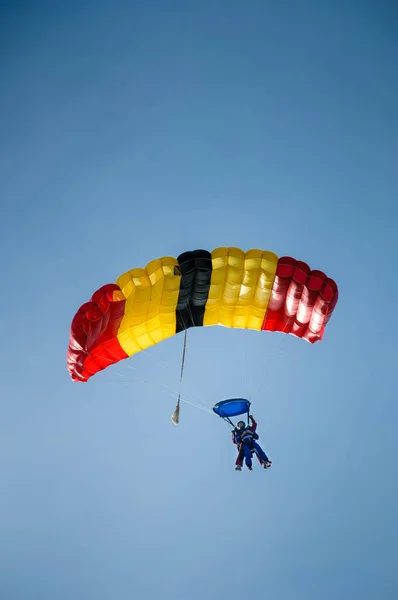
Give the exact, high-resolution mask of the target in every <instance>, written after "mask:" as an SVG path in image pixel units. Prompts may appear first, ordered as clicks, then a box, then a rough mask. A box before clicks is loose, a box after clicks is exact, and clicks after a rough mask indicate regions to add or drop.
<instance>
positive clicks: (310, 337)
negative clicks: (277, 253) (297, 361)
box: [262, 256, 338, 344]
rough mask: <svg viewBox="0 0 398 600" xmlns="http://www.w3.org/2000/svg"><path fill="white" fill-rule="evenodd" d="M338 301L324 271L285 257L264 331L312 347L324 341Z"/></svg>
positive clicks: (335, 291) (274, 287) (269, 306)
mask: <svg viewBox="0 0 398 600" xmlns="http://www.w3.org/2000/svg"><path fill="white" fill-rule="evenodd" d="M337 300H338V289H337V285H336V283H335V282H334V281H333V279H330V278H329V277H327V276H326V275H325V273H323V272H322V271H316V270H314V271H311V269H310V267H309V266H308V265H307V264H306V263H305V262H302V261H299V260H296V259H295V258H292V257H291V256H282V257H281V258H280V259H279V261H278V266H277V268H276V274H275V279H274V284H273V287H272V291H271V298H270V302H269V305H268V309H267V313H266V315H265V318H264V322H263V325H262V329H263V330H265V331H280V332H282V333H287V334H291V335H295V336H296V337H299V338H303V339H305V340H307V341H308V342H310V343H311V344H313V343H314V342H317V341H319V340H321V339H322V337H323V333H324V330H325V326H326V324H327V322H328V321H329V319H330V317H331V315H332V312H333V309H334V307H335V306H336V303H337Z"/></svg>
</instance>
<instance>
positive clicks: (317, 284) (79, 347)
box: [67, 247, 338, 419]
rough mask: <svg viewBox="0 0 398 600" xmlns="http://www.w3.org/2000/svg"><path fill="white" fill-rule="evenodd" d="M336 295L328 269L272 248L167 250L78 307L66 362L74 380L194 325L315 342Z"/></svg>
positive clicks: (83, 378) (319, 337) (329, 313)
mask: <svg viewBox="0 0 398 600" xmlns="http://www.w3.org/2000/svg"><path fill="white" fill-rule="evenodd" d="M337 300H338V288H337V285H336V283H335V281H334V280H333V279H330V278H329V277H327V276H326V275H325V273H324V272H323V271H318V270H311V269H310V267H309V266H308V265H307V264H306V263H305V262H302V261H298V260H296V259H295V258H292V257H290V256H282V257H281V258H278V256H277V255H276V254H274V253H273V252H270V251H268V250H257V249H253V250H248V251H247V252H244V251H243V250H241V249H239V248H234V247H231V248H225V247H222V248H216V249H215V250H213V251H212V252H208V251H207V250H194V251H193V252H191V251H189V252H184V253H183V254H180V255H179V256H178V258H173V257H170V256H166V257H163V258H159V259H156V260H153V261H152V262H150V263H149V264H148V265H147V266H146V268H145V269H132V270H131V271H128V272H127V273H124V274H123V275H121V276H120V277H119V278H118V279H117V281H116V283H109V284H106V285H104V286H102V287H101V288H99V289H98V290H97V291H96V292H95V293H94V294H93V296H92V297H91V299H90V300H89V302H86V303H85V304H83V305H82V306H81V307H80V308H79V310H78V311H77V313H76V314H75V316H74V318H73V320H72V324H71V328H70V339H69V347H68V353H67V367H68V370H69V373H70V375H71V377H72V379H73V380H74V381H82V382H86V381H88V379H90V377H92V376H93V375H95V374H96V373H98V372H99V371H101V370H103V369H106V368H107V367H109V366H110V365H112V364H115V363H117V362H119V361H120V360H123V359H125V358H128V357H129V356H132V355H133V354H135V353H137V352H140V351H142V350H145V349H146V348H149V347H150V346H153V345H154V344H158V343H159V342H161V341H163V340H165V339H167V338H169V337H170V336H173V335H175V334H177V333H179V332H181V331H185V332H186V330H187V329H188V328H189V327H200V326H203V327H207V326H211V325H222V326H224V327H231V328H243V329H254V330H257V331H270V332H272V331H279V332H281V333H286V334H291V335H294V336H296V337H299V338H302V339H304V340H306V341H307V342H310V343H311V344H313V343H314V342H317V341H319V340H321V339H322V337H323V334H324V331H325V327H326V325H327V323H328V321H329V320H330V317H331V315H332V313H333V310H334V308H335V306H336V303H337ZM176 418H177V419H178V415H177V416H176Z"/></svg>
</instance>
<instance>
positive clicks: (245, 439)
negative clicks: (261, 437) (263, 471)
mask: <svg viewBox="0 0 398 600" xmlns="http://www.w3.org/2000/svg"><path fill="white" fill-rule="evenodd" d="M255 440H258V434H257V433H256V432H255V431H253V429H252V428H251V427H249V426H247V427H245V428H244V429H242V430H236V431H235V443H236V444H242V449H243V452H244V455H245V462H246V466H247V467H248V468H249V469H251V468H252V450H254V451H255V452H256V454H257V456H258V457H259V458H260V459H261V460H262V462H263V463H265V462H268V456H267V455H266V454H265V452H264V450H263V449H262V448H261V446H260V445H259V444H257V442H256V441H255Z"/></svg>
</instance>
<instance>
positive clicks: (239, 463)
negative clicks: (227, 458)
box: [235, 446, 244, 468]
mask: <svg viewBox="0 0 398 600" xmlns="http://www.w3.org/2000/svg"><path fill="white" fill-rule="evenodd" d="M243 457H244V452H243V448H242V446H240V448H239V451H238V456H237V458H236V462H235V465H236V466H237V467H241V468H242V467H243Z"/></svg>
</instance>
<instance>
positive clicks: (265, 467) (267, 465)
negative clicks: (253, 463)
mask: <svg viewBox="0 0 398 600" xmlns="http://www.w3.org/2000/svg"><path fill="white" fill-rule="evenodd" d="M271 465H272V460H266V461H265V463H264V469H269V468H270V466H271Z"/></svg>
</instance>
